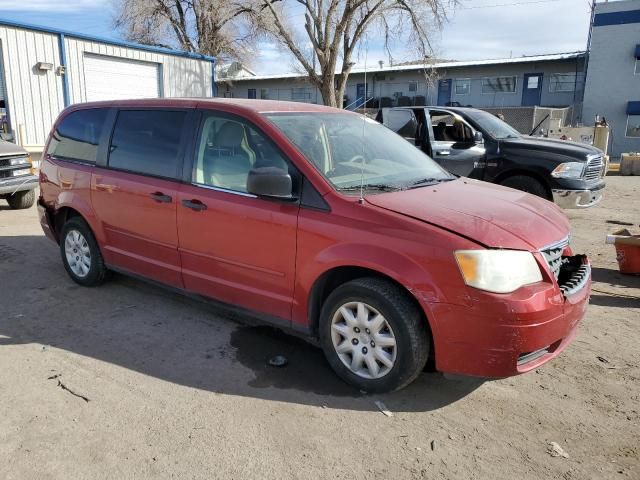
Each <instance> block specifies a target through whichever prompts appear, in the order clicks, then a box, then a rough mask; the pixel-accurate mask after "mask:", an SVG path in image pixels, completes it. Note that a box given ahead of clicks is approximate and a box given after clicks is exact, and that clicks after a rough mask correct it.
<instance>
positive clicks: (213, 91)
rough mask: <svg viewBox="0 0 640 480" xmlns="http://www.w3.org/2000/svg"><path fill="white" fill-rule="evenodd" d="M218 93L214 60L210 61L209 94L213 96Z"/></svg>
mask: <svg viewBox="0 0 640 480" xmlns="http://www.w3.org/2000/svg"><path fill="white" fill-rule="evenodd" d="M217 94H218V86H217V85H216V62H215V60H214V61H212V62H211V96H212V97H215V96H216V95H217Z"/></svg>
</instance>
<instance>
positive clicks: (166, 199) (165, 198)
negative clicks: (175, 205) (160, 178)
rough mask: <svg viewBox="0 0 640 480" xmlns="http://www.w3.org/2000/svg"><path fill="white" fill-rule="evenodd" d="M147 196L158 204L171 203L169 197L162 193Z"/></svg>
mask: <svg viewBox="0 0 640 480" xmlns="http://www.w3.org/2000/svg"><path fill="white" fill-rule="evenodd" d="M149 196H150V197H151V198H153V199H154V200H155V201H156V202H158V203H171V197H170V196H169V195H165V194H164V193H162V192H154V193H150V194H149Z"/></svg>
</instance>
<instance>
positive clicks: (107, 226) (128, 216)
mask: <svg viewBox="0 0 640 480" xmlns="http://www.w3.org/2000/svg"><path fill="white" fill-rule="evenodd" d="M188 116H189V114H188V113H187V112H186V111H180V110H120V111H119V112H118V114H117V117H116V121H115V127H114V130H113V135H112V139H111V143H110V145H109V153H108V157H107V159H106V161H107V164H106V165H99V166H96V168H95V170H94V173H93V175H92V177H91V201H92V205H93V209H94V211H95V214H96V217H97V218H98V219H99V220H100V222H101V223H102V229H103V231H104V234H105V244H104V246H103V254H104V257H105V260H106V262H107V263H108V264H109V265H111V266H114V267H119V268H122V269H124V270H126V271H128V272H132V273H136V274H139V275H142V276H144V277H147V278H151V279H153V280H157V281H159V282H162V283H166V284H169V285H172V286H175V287H182V276H181V272H180V258H179V256H178V232H177V225H176V211H177V208H176V205H177V203H176V202H177V200H178V188H177V187H178V181H177V179H178V178H180V174H181V168H182V167H181V166H182V157H183V147H182V145H183V141H182V139H183V138H184V137H185V135H186V134H187V131H188V128H187V123H188Z"/></svg>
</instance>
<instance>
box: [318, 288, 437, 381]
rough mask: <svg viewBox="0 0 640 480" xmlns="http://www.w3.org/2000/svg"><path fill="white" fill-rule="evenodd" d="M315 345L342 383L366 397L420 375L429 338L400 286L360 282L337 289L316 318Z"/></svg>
mask: <svg viewBox="0 0 640 480" xmlns="http://www.w3.org/2000/svg"><path fill="white" fill-rule="evenodd" d="M319 333H320V343H321V345H322V349H323V350H324V354H325V356H326V358H327V361H328V362H329V364H330V365H331V367H332V368H333V369H334V370H335V371H336V373H337V374H338V375H339V376H340V377H341V378H342V379H343V380H345V381H346V382H347V383H350V384H351V385H353V386H355V387H356V388H358V389H360V390H364V391H366V392H375V393H383V392H390V391H393V390H398V389H400V388H402V387H404V386H406V385H408V384H409V383H411V382H412V381H413V380H414V379H415V378H416V377H417V376H418V375H419V374H420V372H421V371H422V370H423V368H424V366H425V364H426V362H427V358H428V356H429V345H430V340H429V332H428V328H427V326H426V325H425V320H424V318H423V316H422V315H421V313H420V311H419V309H418V308H417V307H416V305H415V304H414V303H413V302H412V301H411V300H410V299H409V298H408V297H407V293H406V292H405V291H404V290H403V289H402V288H401V287H399V286H397V285H395V284H393V283H391V282H389V281H386V280H383V279H378V278H360V279H356V280H352V281H350V282H347V283H345V284H343V285H341V286H340V287H338V288H336V289H335V290H334V291H333V292H332V293H331V294H330V295H329V297H328V298H327V300H326V301H325V303H324V305H323V307H322V311H321V313H320V332H319Z"/></svg>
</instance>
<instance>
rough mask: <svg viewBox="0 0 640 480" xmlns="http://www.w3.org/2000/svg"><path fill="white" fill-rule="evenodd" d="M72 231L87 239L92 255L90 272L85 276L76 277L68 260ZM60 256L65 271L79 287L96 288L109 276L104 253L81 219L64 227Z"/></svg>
mask: <svg viewBox="0 0 640 480" xmlns="http://www.w3.org/2000/svg"><path fill="white" fill-rule="evenodd" d="M72 230H76V231H78V232H80V234H82V236H83V237H84V238H85V240H86V242H87V245H88V246H89V252H90V255H91V264H90V267H89V272H88V273H87V274H86V275H85V276H84V277H81V276H78V275H76V274H75V273H74V272H73V270H72V269H71V266H70V265H69V262H68V260H67V255H66V252H65V243H66V239H67V235H68V234H69V232H71V231H72ZM60 255H61V256H62V263H63V265H64V268H65V270H66V271H67V273H68V274H69V276H70V277H71V279H72V280H73V281H74V282H76V283H78V284H79V285H82V286H85V287H95V286H98V285H100V284H102V283H103V282H104V281H105V280H106V278H107V275H108V272H109V271H108V270H107V268H106V266H105V264H104V259H103V258H102V253H101V252H100V248H99V247H98V243H97V242H96V239H95V236H94V235H93V232H92V231H91V228H89V225H87V222H85V221H84V220H83V219H82V218H81V217H71V218H70V219H69V220H67V222H66V223H65V224H64V226H63V227H62V231H61V232H60Z"/></svg>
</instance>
